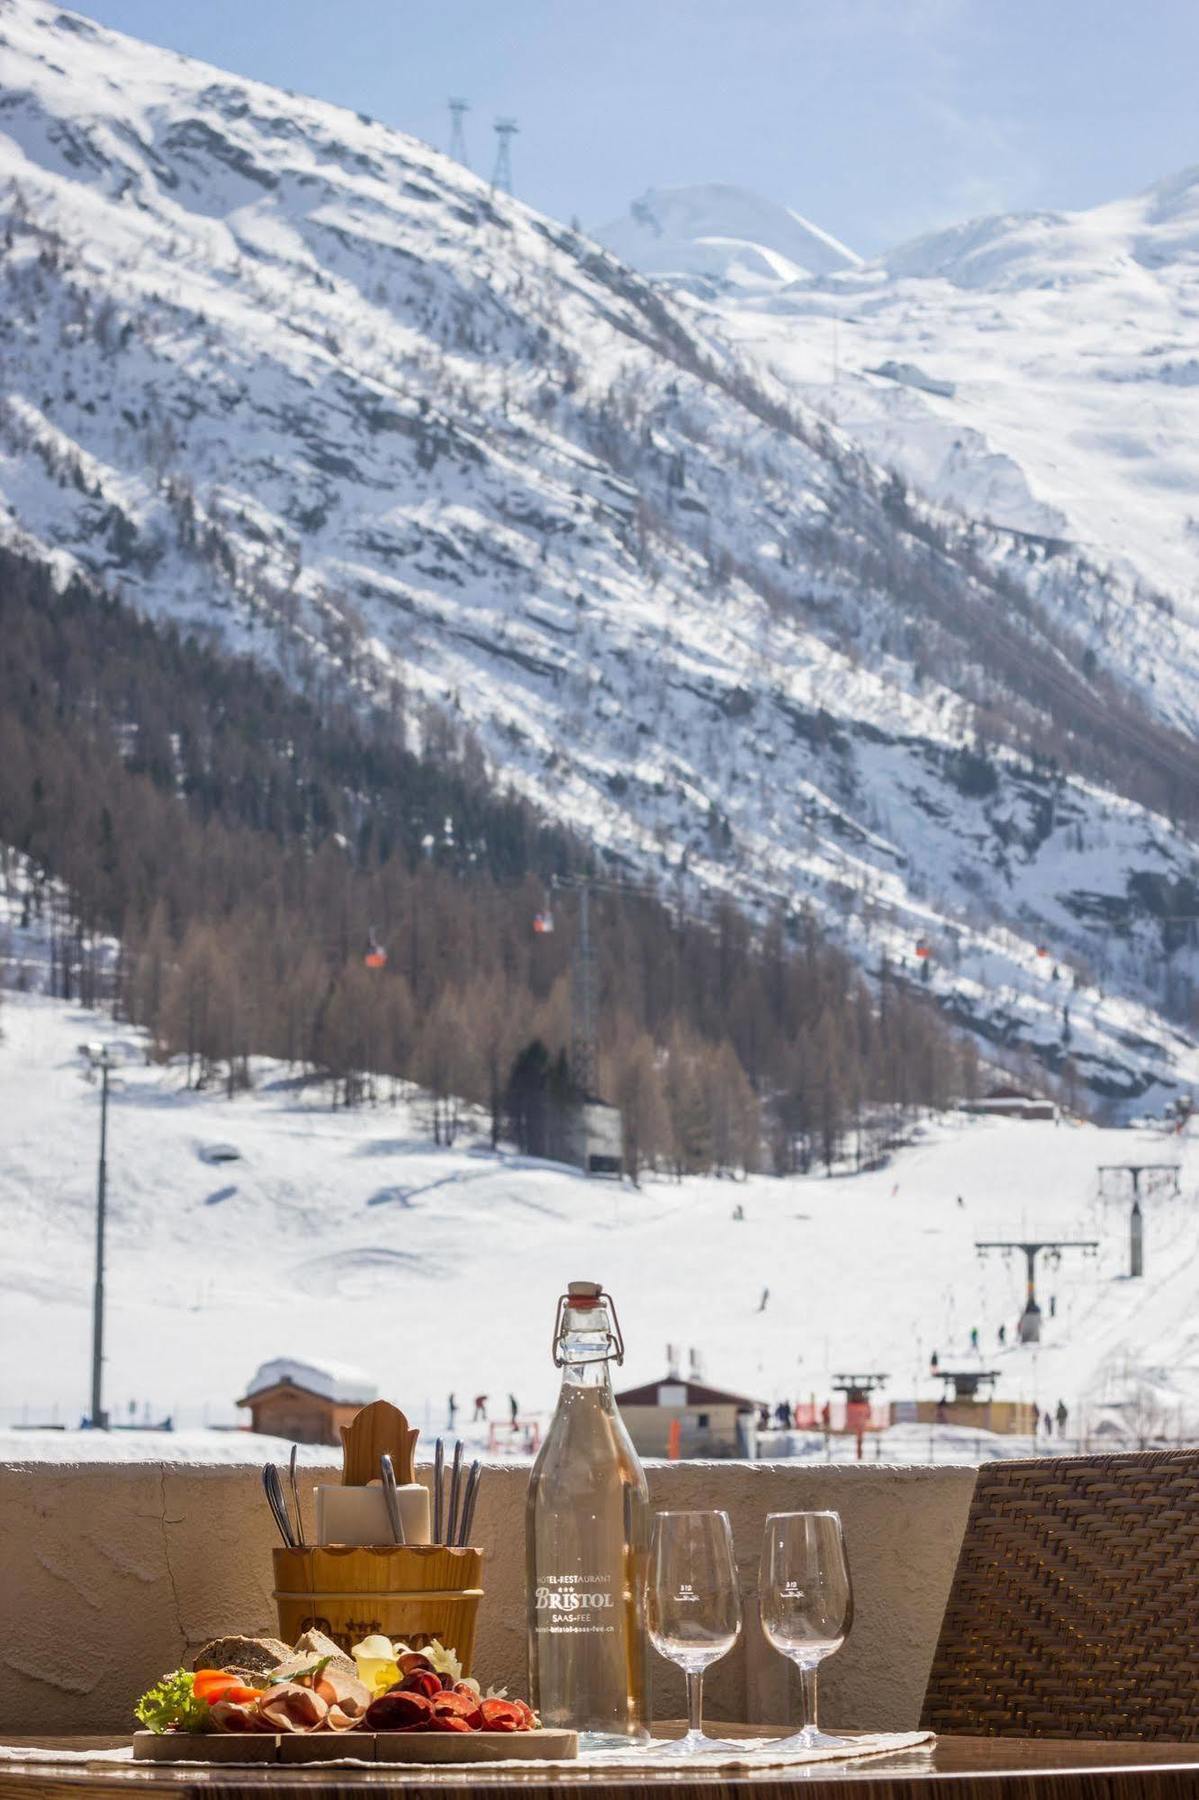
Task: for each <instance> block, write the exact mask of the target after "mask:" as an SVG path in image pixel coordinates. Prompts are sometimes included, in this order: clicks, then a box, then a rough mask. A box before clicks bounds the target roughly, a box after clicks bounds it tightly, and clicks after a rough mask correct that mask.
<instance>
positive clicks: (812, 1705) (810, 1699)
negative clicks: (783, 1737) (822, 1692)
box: [799, 1663, 819, 1731]
mask: <svg viewBox="0 0 1199 1800" xmlns="http://www.w3.org/2000/svg"><path fill="white" fill-rule="evenodd" d="M817 1666H818V1665H817V1664H816V1663H801V1665H800V1670H799V1679H800V1684H801V1686H802V1688H803V1711H804V1720H803V1722H804V1729H805V1731H816V1730H818V1729H819V1722H818V1720H817V1717H816V1669H817Z"/></svg>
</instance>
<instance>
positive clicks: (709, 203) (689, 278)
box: [596, 182, 862, 291]
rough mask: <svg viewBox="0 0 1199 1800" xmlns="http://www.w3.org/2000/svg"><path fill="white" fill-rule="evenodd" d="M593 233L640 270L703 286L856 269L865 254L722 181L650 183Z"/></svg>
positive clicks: (771, 283) (767, 282)
mask: <svg viewBox="0 0 1199 1800" xmlns="http://www.w3.org/2000/svg"><path fill="white" fill-rule="evenodd" d="M596 237H597V238H598V239H599V241H600V243H601V244H604V245H606V247H607V248H608V249H609V250H611V251H612V252H613V254H614V255H616V256H619V257H620V259H621V261H622V262H626V263H628V264H629V266H630V267H631V268H634V269H639V270H640V271H641V272H642V274H644V275H664V276H669V277H671V278H672V279H675V280H678V281H686V282H691V283H693V284H696V285H698V286H699V287H700V289H701V291H707V290H711V289H713V288H716V289H719V288H721V287H725V286H727V287H731V288H733V289H738V290H740V289H751V290H752V289H763V288H765V289H770V288H777V287H778V286H779V285H780V284H781V283H784V282H790V281H799V280H801V279H802V278H803V277H804V276H806V275H831V274H833V273H834V272H835V271H837V270H840V269H853V268H856V267H857V266H858V264H859V263H860V262H861V260H862V259H861V257H859V256H855V254H854V252H853V251H852V250H848V249H847V248H846V247H845V245H844V244H840V243H838V242H837V239H836V238H834V237H830V235H829V234H828V232H827V231H821V229H820V227H819V226H818V225H813V224H812V223H811V222H810V221H809V220H807V219H805V218H803V217H801V215H800V214H799V213H797V212H794V211H793V210H792V209H791V207H789V206H780V205H778V203H777V202H775V201H773V200H766V199H763V198H762V196H761V195H760V194H754V193H751V192H750V190H749V189H748V188H740V187H729V186H726V185H723V184H721V183H719V182H712V183H709V184H707V185H706V186H702V187H674V188H649V189H647V190H646V192H645V193H644V194H642V195H641V197H640V199H637V200H634V201H633V202H632V204H631V205H630V207H629V210H628V212H627V213H626V214H625V215H624V216H623V218H620V219H613V220H612V221H611V223H610V224H608V225H604V226H602V227H601V228H600V230H599V231H597V232H596Z"/></svg>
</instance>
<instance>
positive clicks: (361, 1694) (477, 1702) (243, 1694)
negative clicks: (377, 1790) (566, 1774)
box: [133, 1629, 579, 1765]
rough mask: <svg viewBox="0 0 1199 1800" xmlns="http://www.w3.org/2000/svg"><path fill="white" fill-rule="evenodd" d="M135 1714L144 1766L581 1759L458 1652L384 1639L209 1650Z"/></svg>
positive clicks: (242, 1640) (571, 1742) (160, 1685)
mask: <svg viewBox="0 0 1199 1800" xmlns="http://www.w3.org/2000/svg"><path fill="white" fill-rule="evenodd" d="M134 1712H135V1714H136V1716H137V1719H138V1722H139V1724H141V1725H142V1726H143V1727H144V1729H143V1730H141V1731H138V1732H136V1733H135V1734H134V1738H133V1754H134V1757H135V1758H136V1759H137V1760H139V1761H145V1762H159V1763H163V1762H169V1763H253V1764H256V1765H257V1764H262V1763H314V1762H331V1761H337V1762H344V1761H346V1760H350V1761H354V1762H370V1763H376V1762H379V1763H484V1762H507V1761H514V1760H515V1761H544V1760H548V1759H573V1758H574V1757H577V1755H578V1753H579V1740H578V1734H577V1733H576V1732H573V1731H547V1730H544V1729H543V1728H542V1725H541V1721H540V1720H539V1719H538V1717H537V1715H536V1713H535V1712H534V1711H533V1709H532V1707H531V1706H530V1705H529V1704H528V1702H527V1701H525V1700H512V1699H509V1698H508V1696H507V1695H506V1694H502V1693H494V1692H492V1693H484V1691H483V1689H482V1687H481V1685H480V1683H479V1682H478V1681H476V1680H474V1679H473V1678H472V1677H471V1676H469V1675H466V1674H464V1672H463V1669H462V1664H461V1662H460V1660H459V1658H458V1655H457V1653H456V1651H454V1650H452V1649H449V1648H447V1646H446V1645H444V1644H442V1643H440V1642H438V1640H437V1639H436V1638H434V1639H431V1640H430V1641H429V1642H428V1643H426V1644H424V1645H423V1646H422V1647H421V1648H420V1649H419V1650H418V1649H414V1648H412V1647H411V1646H410V1645H408V1644H406V1643H393V1642H392V1640H391V1639H390V1638H387V1637H385V1636H383V1635H382V1634H376V1635H374V1636H371V1637H367V1638H365V1639H363V1641H362V1642H361V1643H356V1644H354V1645H353V1646H352V1648H351V1650H350V1651H348V1652H347V1651H345V1650H342V1649H341V1648H340V1647H339V1646H338V1645H337V1644H336V1643H335V1642H334V1641H333V1640H332V1639H330V1638H328V1637H326V1636H324V1634H323V1633H322V1632H320V1631H318V1630H315V1629H309V1630H308V1631H306V1632H304V1633H303V1634H302V1635H301V1637H300V1638H299V1639H298V1640H297V1642H296V1643H295V1644H294V1645H292V1646H291V1647H290V1648H289V1647H288V1646H287V1645H286V1644H285V1643H283V1642H282V1641H281V1640H279V1639H277V1638H251V1637H228V1638H221V1639H217V1640H214V1642H212V1643H211V1644H206V1645H205V1646H204V1649H203V1650H202V1651H201V1652H200V1654H199V1656H198V1657H197V1659H196V1667H195V1668H194V1669H176V1670H174V1671H173V1672H172V1673H170V1674H167V1675H164V1676H163V1677H162V1678H161V1680H160V1681H158V1682H156V1683H155V1684H154V1686H153V1687H152V1688H150V1689H149V1691H148V1692H147V1693H145V1694H143V1695H142V1697H141V1699H140V1700H139V1701H138V1703H137V1705H136V1707H135V1708H134Z"/></svg>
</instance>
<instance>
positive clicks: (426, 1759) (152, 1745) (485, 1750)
mask: <svg viewBox="0 0 1199 1800" xmlns="http://www.w3.org/2000/svg"><path fill="white" fill-rule="evenodd" d="M133 1754H134V1757H135V1759H137V1760H138V1761H141V1762H160V1763H169V1762H176V1763H189V1762H208V1763H316V1762H330V1761H334V1760H336V1759H337V1758H339V1757H353V1758H354V1760H355V1761H356V1762H381V1763H382V1762H385V1763H490V1762H514V1761H515V1762H559V1761H561V1762H573V1761H574V1759H575V1758H576V1757H577V1756H578V1754H579V1734H578V1732H577V1731H296V1732H290V1731H289V1732H284V1733H282V1734H280V1735H279V1736H276V1735H275V1734H274V1733H271V1732H262V1733H258V1732H242V1731H230V1732H216V1731H211V1732H194V1733H189V1732H183V1731H164V1732H155V1731H135V1732H134V1734H133Z"/></svg>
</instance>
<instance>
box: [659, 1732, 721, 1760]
mask: <svg viewBox="0 0 1199 1800" xmlns="http://www.w3.org/2000/svg"><path fill="white" fill-rule="evenodd" d="M745 1748H746V1746H745V1745H744V1744H738V1743H734V1742H733V1741H732V1739H730V1738H718V1737H709V1736H708V1734H707V1732H706V1731H687V1732H684V1733H683V1736H682V1737H681V1738H653V1739H651V1741H650V1743H649V1744H647V1745H646V1746H645V1748H644V1750H643V1751H642V1754H643V1755H644V1756H647V1757H653V1756H710V1755H711V1754H712V1752H713V1751H729V1750H738V1751H741V1750H744V1749H745Z"/></svg>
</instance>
